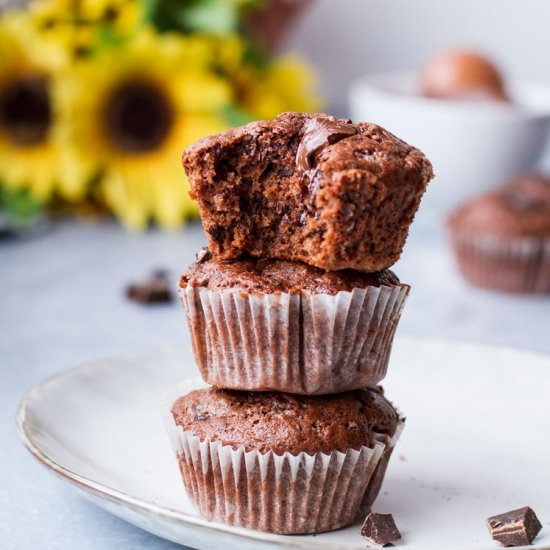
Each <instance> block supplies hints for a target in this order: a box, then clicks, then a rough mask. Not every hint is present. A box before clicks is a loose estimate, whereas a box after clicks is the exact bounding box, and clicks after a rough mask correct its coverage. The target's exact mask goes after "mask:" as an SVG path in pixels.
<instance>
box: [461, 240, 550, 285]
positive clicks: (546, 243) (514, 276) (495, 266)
mask: <svg viewBox="0 0 550 550" xmlns="http://www.w3.org/2000/svg"><path fill="white" fill-rule="evenodd" d="M452 242H453V247H454V250H455V254H456V257H457V262H458V266H459V269H460V271H461V273H462V274H463V275H464V277H466V279H467V280H468V281H470V282H471V283H473V284H475V285H477V286H481V287H484V288H490V289H495V290H504V291H508V292H528V293H543V292H550V238H546V239H537V238H530V237H521V238H515V239H507V238H499V237H493V236H483V237H476V236H471V235H466V234H455V235H453V236H452Z"/></svg>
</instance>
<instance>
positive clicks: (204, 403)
mask: <svg viewBox="0 0 550 550" xmlns="http://www.w3.org/2000/svg"><path fill="white" fill-rule="evenodd" d="M189 389H192V384H188V385H187V387H185V386H184V387H183V388H181V389H180V391H182V390H183V391H189ZM169 408H170V411H169V414H168V429H169V433H170V434H171V438H172V443H173V445H174V450H175V451H176V455H177V458H178V461H179V464H180V470H181V474H182V477H183V481H184V484H185V487H186V489H187V492H188V494H189V497H190V499H191V500H192V501H193V503H194V504H195V506H196V507H197V508H198V509H199V511H200V512H201V513H202V514H203V515H205V516H206V517H207V518H208V519H211V520H219V521H225V522H227V523H231V524H234V525H240V526H243V527H248V528H251V529H259V530H262V531H270V532H273V533H281V534H305V533H320V532H323V531H329V530H332V529H337V528H339V527H343V526H345V525H348V524H349V523H352V522H353V521H354V520H355V519H356V517H357V515H358V514H360V513H365V511H366V510H367V509H368V508H369V507H370V505H371V504H372V502H373V500H374V498H375V497H376V494H377V492H378V490H379V489H380V485H381V480H382V478H383V476H384V471H385V468H386V466H387V463H388V460H389V457H390V455H391V452H392V450H393V447H394V445H395V443H396V441H397V438H398V436H399V433H400V431H401V428H402V426H403V419H401V418H400V417H399V415H398V413H397V412H396V411H395V409H394V408H393V407H392V405H391V404H390V403H389V402H388V401H387V400H386V399H385V398H384V396H383V393H382V391H381V389H380V388H376V387H373V388H367V389H363V390H357V391H353V392H348V393H341V394H335V395H329V396H316V397H312V396H307V397H304V396H296V395H291V394H283V393H273V392H270V393H252V392H242V391H232V390H225V389H218V388H206V389H200V390H194V391H191V392H190V393H187V394H186V395H184V396H183V397H179V398H178V399H177V400H176V401H175V402H174V403H173V404H172V406H171V407H169Z"/></svg>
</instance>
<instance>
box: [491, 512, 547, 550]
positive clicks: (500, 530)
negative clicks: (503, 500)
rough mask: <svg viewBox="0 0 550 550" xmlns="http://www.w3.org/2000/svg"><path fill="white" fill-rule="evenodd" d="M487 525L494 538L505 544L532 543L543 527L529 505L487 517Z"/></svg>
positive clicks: (521, 544) (522, 544) (519, 544)
mask: <svg viewBox="0 0 550 550" xmlns="http://www.w3.org/2000/svg"><path fill="white" fill-rule="evenodd" d="M487 527H488V528H489V531H490V533H491V537H492V538H493V540H497V541H498V542H500V543H501V544H502V545H503V546H524V545H526V544H531V542H533V539H534V538H535V537H536V536H537V535H538V533H539V531H540V530H541V529H542V525H541V523H540V521H539V520H538V518H537V516H536V515H535V512H533V510H532V509H531V508H530V507H529V506H525V507H524V508H518V509H517V510H511V511H510V512H505V513H504V514H499V515H497V516H492V517H490V518H487Z"/></svg>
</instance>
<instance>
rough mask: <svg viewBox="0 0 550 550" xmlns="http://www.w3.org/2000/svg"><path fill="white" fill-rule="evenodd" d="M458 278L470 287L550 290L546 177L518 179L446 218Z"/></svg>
mask: <svg viewBox="0 0 550 550" xmlns="http://www.w3.org/2000/svg"><path fill="white" fill-rule="evenodd" d="M448 228H449V232H450V236H451V242H452V245H453V249H454V253H455V256H456V259H457V262H458V268H459V270H460V272H461V273H462V275H463V276H464V277H465V278H466V279H467V280H468V281H469V282H470V283H472V284H473V285H476V286H480V287H483V288H489V289H494V290H502V291H506V292H517V293H545V292H550V178H548V177H544V176H542V175H539V174H528V175H524V176H521V177H518V178H516V179H514V180H512V181H510V182H508V183H507V184H506V185H504V186H502V187H500V188H498V189H496V190H494V191H491V192H489V193H486V194H485V195H482V196H480V197H478V198H476V199H473V200H471V201H470V202H468V203H466V204H464V205H462V206H461V207H459V208H458V209H457V210H456V211H455V212H454V213H452V214H451V216H450V217H449V220H448Z"/></svg>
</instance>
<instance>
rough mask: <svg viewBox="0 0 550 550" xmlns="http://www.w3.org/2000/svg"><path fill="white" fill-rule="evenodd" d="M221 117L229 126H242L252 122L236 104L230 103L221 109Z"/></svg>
mask: <svg viewBox="0 0 550 550" xmlns="http://www.w3.org/2000/svg"><path fill="white" fill-rule="evenodd" d="M222 116H223V118H224V119H225V120H226V121H227V123H228V124H229V125H230V126H243V125H244V124H248V123H249V122H252V120H253V118H252V117H251V116H250V115H249V114H248V113H247V112H246V111H244V110H243V109H241V108H240V107H237V106H236V105H230V106H228V107H226V108H225V109H224V110H223V111H222Z"/></svg>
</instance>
